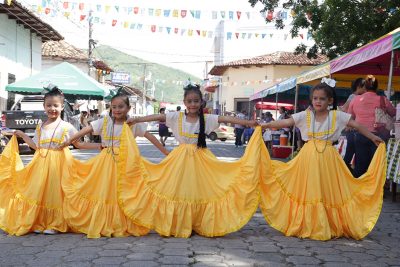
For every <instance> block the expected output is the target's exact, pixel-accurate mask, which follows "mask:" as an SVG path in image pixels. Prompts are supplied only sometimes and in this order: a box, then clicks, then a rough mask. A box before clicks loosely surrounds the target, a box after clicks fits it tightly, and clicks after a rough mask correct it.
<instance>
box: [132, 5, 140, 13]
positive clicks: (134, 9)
mask: <svg viewBox="0 0 400 267" xmlns="http://www.w3.org/2000/svg"><path fill="white" fill-rule="evenodd" d="M133 13H134V14H137V13H139V7H137V6H135V7H134V8H133Z"/></svg>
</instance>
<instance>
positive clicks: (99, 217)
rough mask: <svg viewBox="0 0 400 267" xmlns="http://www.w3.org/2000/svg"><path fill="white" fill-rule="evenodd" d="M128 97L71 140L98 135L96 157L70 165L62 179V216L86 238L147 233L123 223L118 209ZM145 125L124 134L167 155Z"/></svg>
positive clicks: (115, 102)
mask: <svg viewBox="0 0 400 267" xmlns="http://www.w3.org/2000/svg"><path fill="white" fill-rule="evenodd" d="M130 108H131V107H130V104H129V99H128V96H126V95H122V94H117V95H115V96H114V97H113V98H112V100H111V112H110V115H106V116H104V118H102V119H99V120H96V121H93V122H91V123H90V125H89V126H87V127H85V128H83V129H82V130H80V131H79V132H78V133H77V134H75V135H74V136H72V137H71V140H70V141H69V142H71V141H73V140H77V139H79V138H81V137H82V136H84V135H86V134H90V133H93V134H99V135H100V136H101V140H102V144H101V145H102V148H103V150H102V151H101V153H100V154H99V155H97V156H96V157H94V158H92V159H90V160H88V161H86V162H80V161H78V160H76V161H74V168H73V169H74V173H72V175H71V176H70V177H69V178H68V179H66V181H65V183H64V185H63V189H64V190H65V201H64V216H65V219H66V221H67V222H68V224H69V226H70V227H71V228H72V229H73V230H74V231H77V232H82V233H85V234H87V237H89V238H98V237H100V236H108V237H111V236H115V237H122V236H127V235H135V236H140V235H145V234H147V233H148V231H149V230H148V229H147V228H144V227H141V226H138V225H136V224H134V223H133V222H131V221H130V220H129V219H127V218H126V217H125V215H124V213H123V211H122V210H121V209H120V208H119V206H118V200H117V190H118V186H117V179H116V178H117V172H118V171H122V172H123V170H122V169H121V168H120V167H119V166H118V164H119V161H120V157H121V153H122V152H121V149H122V148H121V146H122V145H130V144H125V143H124V144H122V142H121V131H122V128H123V124H124V123H125V120H126V119H127V114H128V112H129V110H130ZM146 128H147V125H146V124H143V123H142V124H137V125H135V126H133V127H131V129H128V131H131V133H132V134H133V136H144V137H146V138H147V139H148V140H149V141H151V142H152V143H153V144H154V145H155V146H156V147H157V148H158V149H160V151H161V152H163V153H164V154H166V155H167V154H168V151H167V150H166V149H165V148H164V147H163V146H162V145H161V143H160V142H158V140H157V139H156V138H155V137H154V136H153V135H152V134H150V133H148V132H146Z"/></svg>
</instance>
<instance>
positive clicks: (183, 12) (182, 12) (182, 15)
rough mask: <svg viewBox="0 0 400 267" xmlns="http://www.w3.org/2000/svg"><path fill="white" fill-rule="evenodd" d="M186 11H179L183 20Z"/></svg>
mask: <svg viewBox="0 0 400 267" xmlns="http://www.w3.org/2000/svg"><path fill="white" fill-rule="evenodd" d="M186 14H187V10H181V17H182V18H184V17H186Z"/></svg>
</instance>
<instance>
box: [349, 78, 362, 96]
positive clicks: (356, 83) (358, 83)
mask: <svg viewBox="0 0 400 267" xmlns="http://www.w3.org/2000/svg"><path fill="white" fill-rule="evenodd" d="M363 86H365V79H364V78H357V79H355V80H354V81H353V82H352V83H351V91H352V92H353V93H354V92H355V91H357V88H358V87H363Z"/></svg>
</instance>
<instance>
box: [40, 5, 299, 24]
mask: <svg viewBox="0 0 400 267" xmlns="http://www.w3.org/2000/svg"><path fill="white" fill-rule="evenodd" d="M36 8H38V9H41V10H43V11H44V12H47V13H51V12H52V11H53V10H56V11H60V12H66V13H68V12H69V13H76V12H78V13H81V15H87V14H88V13H89V11H92V12H94V13H102V14H118V15H119V16H120V15H127V16H150V17H164V18H181V19H187V18H192V19H198V20H200V19H212V20H241V19H248V20H250V19H252V17H253V16H260V15H261V16H263V18H264V19H268V20H272V19H273V18H280V19H283V20H286V19H289V18H290V17H291V15H290V14H291V13H289V11H288V10H278V11H275V12H272V11H269V12H261V13H260V12H258V11H241V10H198V9H176V8H170V9H164V8H157V7H141V6H135V5H132V6H121V5H110V4H107V5H104V4H89V3H85V2H69V1H64V2H62V1H57V0H41V3H40V4H38V5H36Z"/></svg>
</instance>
